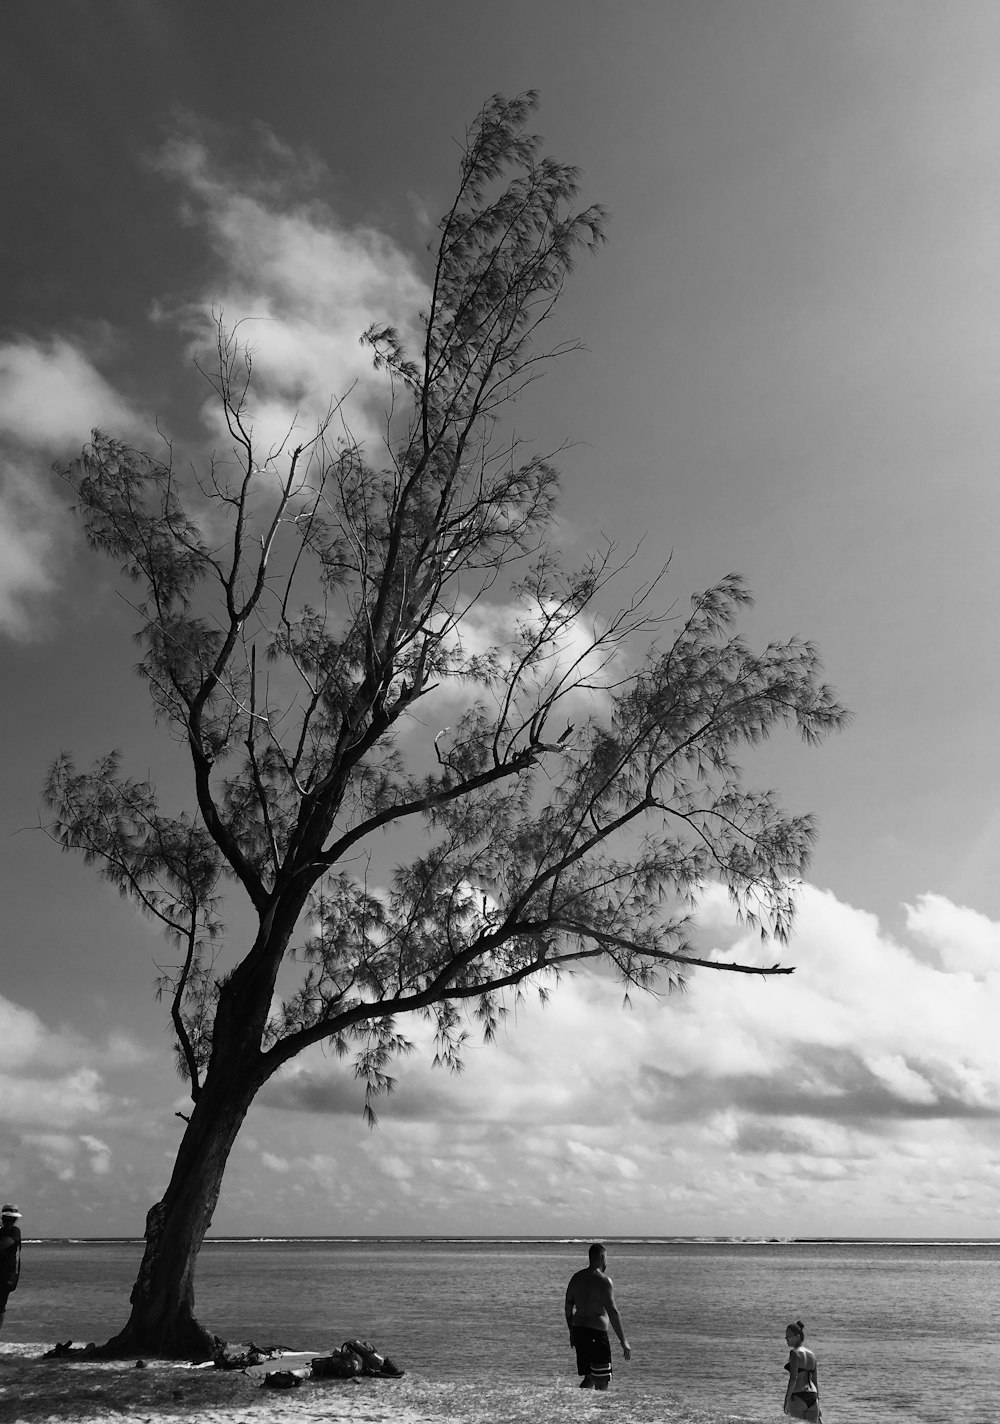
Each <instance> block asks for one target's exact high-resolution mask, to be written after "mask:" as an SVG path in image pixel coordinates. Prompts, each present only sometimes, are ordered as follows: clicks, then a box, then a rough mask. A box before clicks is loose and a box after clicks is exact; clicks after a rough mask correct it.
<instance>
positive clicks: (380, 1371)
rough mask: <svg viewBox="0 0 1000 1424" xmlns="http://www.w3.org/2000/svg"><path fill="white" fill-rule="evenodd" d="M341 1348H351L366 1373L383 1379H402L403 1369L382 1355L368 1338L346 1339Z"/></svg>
mask: <svg viewBox="0 0 1000 1424" xmlns="http://www.w3.org/2000/svg"><path fill="white" fill-rule="evenodd" d="M341 1350H342V1351H343V1350H350V1351H352V1353H353V1354H355V1355H357V1357H358V1359H359V1360H360V1361H361V1364H362V1368H363V1372H364V1373H365V1374H366V1375H376V1376H379V1377H381V1378H382V1379H402V1377H403V1371H402V1370H401V1369H400V1368H399V1366H398V1365H396V1364H394V1363H393V1362H392V1360H390V1359H389V1356H388V1355H380V1354H379V1352H378V1351H377V1350H376V1349H375V1346H374V1345H372V1344H371V1343H370V1342H369V1341H368V1340H345V1341H344V1343H343V1345H342V1346H341Z"/></svg>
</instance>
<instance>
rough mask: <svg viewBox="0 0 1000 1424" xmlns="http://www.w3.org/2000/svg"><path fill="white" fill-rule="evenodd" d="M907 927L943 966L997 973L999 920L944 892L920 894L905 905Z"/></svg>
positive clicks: (981, 974)
mask: <svg viewBox="0 0 1000 1424" xmlns="http://www.w3.org/2000/svg"><path fill="white" fill-rule="evenodd" d="M906 927H907V929H908V930H909V931H910V933H911V934H913V935H916V937H917V938H918V939H920V940H921V941H922V942H923V943H925V944H927V945H929V946H931V947H932V948H933V949H935V950H936V951H937V953H938V955H939V958H940V962H941V964H942V965H943V967H944V968H945V969H949V970H951V971H953V972H958V971H960V970H963V969H964V970H968V972H969V973H970V974H975V975H977V976H979V977H981V978H982V977H985V976H986V975H989V974H997V975H1000V924H997V923H995V921H993V920H990V919H987V917H986V916H985V915H982V914H980V913H979V911H978V910H970V909H968V908H966V907H965V906H964V905H953V904H952V903H951V901H950V900H947V899H945V897H944V896H943V895H921V896H920V897H919V898H918V900H917V903H916V904H915V905H907V906H906Z"/></svg>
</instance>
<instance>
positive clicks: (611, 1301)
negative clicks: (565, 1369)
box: [566, 1241, 632, 1389]
mask: <svg viewBox="0 0 1000 1424" xmlns="http://www.w3.org/2000/svg"><path fill="white" fill-rule="evenodd" d="M589 1256H590V1265H589V1266H588V1267H587V1269H586V1270H585V1271H577V1272H576V1274H575V1275H574V1276H573V1277H572V1279H571V1280H570V1283H569V1285H568V1286H567V1287H566V1324H567V1325H568V1326H569V1343H570V1344H571V1345H573V1346H575V1348H576V1369H577V1373H578V1374H581V1375H583V1379H582V1380H581V1381H580V1388H581V1389H607V1387H608V1385H609V1384H610V1383H611V1341H610V1339H609V1338H608V1325H609V1324H610V1325H611V1327H612V1329H613V1330H614V1332H615V1334H616V1335H617V1336H618V1339H619V1340H620V1341H621V1347H622V1354H623V1355H624V1356H625V1358H626V1360H630V1359H631V1358H632V1347H631V1345H630V1344H629V1342H628V1341H627V1340H626V1339H625V1331H624V1330H623V1329H622V1318H621V1316H620V1315H619V1314H618V1308H617V1306H616V1305H615V1288H614V1286H613V1285H612V1283H611V1277H610V1276H609V1275H606V1274H605V1267H606V1266H607V1264H608V1255H607V1252H606V1251H605V1249H604V1247H603V1246H602V1245H600V1243H599V1242H596V1241H595V1242H594V1244H593V1246H591V1248H590V1252H589Z"/></svg>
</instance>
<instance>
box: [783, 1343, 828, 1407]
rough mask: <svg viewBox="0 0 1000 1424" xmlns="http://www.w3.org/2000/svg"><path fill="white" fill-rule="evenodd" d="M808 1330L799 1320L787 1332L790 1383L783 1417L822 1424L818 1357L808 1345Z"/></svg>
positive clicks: (787, 1386) (787, 1388)
mask: <svg viewBox="0 0 1000 1424" xmlns="http://www.w3.org/2000/svg"><path fill="white" fill-rule="evenodd" d="M805 1338H806V1327H805V1326H804V1325H803V1324H802V1321H801V1320H796V1321H795V1322H794V1323H793V1324H792V1325H789V1326H788V1327H787V1328H786V1330H785V1344H786V1345H787V1346H788V1364H787V1365H786V1366H785V1369H786V1370H787V1371H788V1383H787V1385H786V1386H785V1403H784V1406H783V1409H784V1413H785V1414H787V1415H789V1416H790V1417H791V1418H792V1419H804V1420H806V1424H823V1416H822V1414H821V1413H820V1410H819V1380H818V1379H817V1376H816V1356H815V1355H814V1354H813V1352H812V1350H810V1349H809V1347H808V1345H806V1343H805Z"/></svg>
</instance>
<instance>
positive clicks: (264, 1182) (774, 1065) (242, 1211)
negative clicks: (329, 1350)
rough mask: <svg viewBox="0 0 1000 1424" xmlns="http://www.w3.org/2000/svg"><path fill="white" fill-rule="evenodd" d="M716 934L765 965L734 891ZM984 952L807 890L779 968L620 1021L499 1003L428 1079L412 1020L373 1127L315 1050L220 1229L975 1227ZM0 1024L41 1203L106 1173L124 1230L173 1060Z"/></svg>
mask: <svg viewBox="0 0 1000 1424" xmlns="http://www.w3.org/2000/svg"><path fill="white" fill-rule="evenodd" d="M704 922H705V924H706V937H708V936H711V937H712V939H713V940H714V942H715V943H716V944H717V945H718V947H719V950H720V952H724V953H725V955H726V957H729V956H730V955H731V954H732V953H733V952H734V951H735V952H736V953H737V954H739V956H740V957H742V958H748V957H752V956H754V955H756V956H757V957H758V958H759V957H760V953H759V947H758V946H756V945H754V944H753V943H749V942H746V941H745V940H743V939H742V938H741V934H740V930H739V928H738V926H736V925H735V924H734V922H733V918H732V913H731V910H730V908H729V906H728V905H727V903H726V902H725V900H724V898H723V897H722V896H712V897H710V898H709V901H708V902H707V903H706V906H705V914H704ZM998 938H1000V925H998V924H996V923H994V922H991V921H989V920H987V919H986V918H985V917H984V916H982V915H979V914H977V913H976V912H975V911H972V910H970V909H968V908H967V907H962V906H957V905H954V904H952V903H951V902H950V901H948V900H947V899H945V898H944V897H942V896H940V895H935V894H927V895H924V896H921V897H920V898H919V899H918V900H917V901H916V902H915V903H914V904H913V905H912V906H910V907H908V908H907V918H906V934H905V937H901V938H899V939H897V938H894V937H893V936H891V935H889V934H887V933H886V932H885V931H884V930H882V929H881V928H880V926H879V924H878V921H877V920H876V918H875V916H873V915H871V914H869V913H867V912H865V911H863V910H859V909H856V908H854V907H852V906H849V905H845V904H843V903H841V902H840V901H838V900H837V899H836V897H835V896H834V895H832V894H831V893H830V892H828V891H822V890H818V889H816V888H815V887H812V886H806V887H804V889H803V891H802V894H801V900H800V909H799V916H798V920H797V923H796V931H795V935H794V938H793V940H792V942H791V943H790V944H789V946H788V947H787V949H784V950H782V952H781V959H782V961H783V962H784V963H791V964H794V965H795V966H796V969H795V973H794V974H793V975H791V976H788V977H781V978H774V979H769V980H763V979H761V980H758V979H747V978H746V977H744V976H736V975H726V974H723V973H720V974H714V973H711V972H709V971H707V970H702V971H699V972H697V973H696V974H694V975H693V976H692V977H691V980H690V983H689V987H688V989H687V990H686V992H684V993H681V994H673V995H671V996H669V997H665V998H663V997H659V998H658V997H655V996H652V995H646V994H641V993H639V994H632V995H631V997H630V1001H629V1004H628V1005H627V1006H625V1007H623V1004H622V987H621V985H620V984H618V983H617V982H616V981H614V980H613V979H611V978H608V977H604V976H600V975H597V974H594V973H592V972H584V973H580V974H578V975H575V976H573V977H567V978H566V979H565V980H564V981H563V982H562V983H561V984H560V985H559V987H558V988H557V989H556V990H555V991H554V993H553V994H552V997H551V999H550V1001H549V1003H548V1004H547V1005H545V1006H543V1005H541V1004H539V1003H538V1001H537V999H536V997H535V996H534V995H533V994H532V993H531V992H529V993H528V994H526V995H525V997H524V999H523V1001H522V1002H521V1003H520V1004H519V1005H516V1006H515V1005H513V1004H512V1005H511V1006H510V1008H511V1012H510V1015H509V1018H508V1020H507V1023H506V1026H505V1029H504V1030H503V1031H502V1032H501V1034H500V1036H499V1038H498V1040H497V1042H495V1043H494V1044H492V1045H483V1044H482V1043H481V1042H479V1041H477V1040H476V1039H475V1037H473V1038H472V1040H470V1044H469V1048H468V1052H467V1054H466V1060H465V1068H464V1071H463V1072H462V1073H461V1074H458V1075H453V1074H449V1073H447V1072H445V1071H442V1070H436V1069H433V1068H432V1067H431V1066H430V1060H431V1057H432V1056H433V1048H432V1045H431V1041H430V1038H431V1035H430V1030H429V1028H427V1027H426V1026H425V1025H422V1024H420V1023H410V1024H401V1025H400V1027H401V1028H403V1029H404V1031H405V1032H406V1033H407V1035H408V1036H409V1037H410V1038H411V1039H412V1041H413V1042H414V1045H415V1047H414V1052H413V1053H412V1054H411V1055H410V1056H408V1057H407V1058H405V1059H403V1060H401V1061H400V1062H399V1064H398V1070H397V1077H398V1086H397V1089H396V1091H395V1093H393V1094H392V1095H391V1096H390V1097H389V1098H387V1099H385V1100H383V1103H382V1104H381V1126H380V1128H379V1129H378V1130H377V1131H375V1132H374V1133H369V1132H368V1130H367V1129H366V1128H364V1127H363V1125H362V1122H361V1117H360V1108H361V1098H362V1092H361V1088H360V1086H359V1084H358V1083H357V1082H356V1081H355V1080H354V1078H353V1076H352V1073H351V1070H350V1066H349V1064H345V1063H344V1062H341V1061H338V1060H336V1059H334V1058H332V1057H328V1056H325V1055H324V1054H323V1053H321V1052H320V1051H318V1050H316V1051H313V1052H312V1053H310V1054H309V1055H306V1056H305V1057H303V1058H301V1059H299V1060H296V1061H295V1062H293V1063H292V1064H291V1065H289V1067H288V1069H287V1070H286V1071H285V1072H284V1073H283V1074H282V1075H280V1076H279V1077H278V1078H277V1079H275V1080H274V1081H273V1082H272V1083H271V1084H270V1085H268V1087H267V1088H266V1089H265V1090H264V1092H263V1093H262V1094H261V1098H260V1101H259V1103H258V1104H257V1105H256V1106H255V1108H254V1109H253V1110H252V1112H251V1116H250V1118H249V1119H248V1122H247V1127H246V1131H245V1134H244V1136H243V1137H242V1138H241V1139H240V1141H239V1143H238V1145H237V1149H236V1152H235V1154H234V1158H233V1162H232V1164H231V1167H230V1173H229V1176H228V1178H227V1182H226V1187H225V1189H224V1192H223V1198H222V1201H221V1203H220V1207H219V1211H218V1213H217V1216H216V1229H217V1230H219V1231H229V1232H234V1233H240V1232H248V1233H253V1232H254V1231H255V1230H256V1229H258V1227H259V1226H260V1224H261V1221H262V1219H263V1218H264V1217H265V1216H266V1217H267V1218H268V1219H271V1220H273V1219H274V1217H275V1216H278V1217H280V1218H283V1219H285V1220H287V1221H289V1222H291V1221H294V1222H295V1223H296V1229H300V1230H303V1231H316V1232H324V1233H330V1234H337V1233H341V1232H342V1233H350V1232H364V1231H365V1230H372V1231H398V1232H404V1233H405V1232H418V1233H419V1232H429V1233H438V1232H441V1233H447V1232H449V1231H456V1232H484V1231H485V1232H490V1231H496V1232H497V1233H502V1232H505V1231H507V1232H511V1233H517V1232H519V1231H523V1232H537V1233H542V1234H546V1233H560V1232H567V1231H568V1232H579V1233H581V1234H586V1233H588V1232H605V1233H607V1234H621V1233H638V1234H656V1233H674V1232H676V1233H699V1232H705V1233H707V1234H726V1233H732V1234H741V1233H746V1234H754V1233H756V1232H761V1233H765V1234H774V1235H851V1234H859V1233H863V1232H864V1231H866V1230H875V1231H879V1230H888V1229H890V1228H889V1225H888V1223H891V1226H892V1229H893V1230H894V1231H895V1232H896V1234H899V1233H900V1232H901V1231H904V1232H905V1233H910V1234H914V1235H920V1234H925V1233H928V1232H929V1233H930V1234H934V1233H942V1234H951V1235H963V1234H989V1233H990V1231H991V1230H992V1229H993V1222H994V1221H995V1216H996V1212H997V1210H998V1208H1000V1062H998V1061H997V1058H996V1055H995V1053H994V1052H993V1051H992V1050H991V1047H990V1042H991V1040H990V1033H989V1025H990V1024H995V1023H996V1022H997V1019H998V1017H1000V962H998V957H997V956H996V955H993V954H992V953H991V950H990V946H991V945H992V944H994V943H996V942H997V940H998ZM771 958H773V955H771V953H770V948H769V949H768V951H767V952H766V953H765V955H764V956H763V961H762V962H770V959H771ZM2 1009H3V1015H4V1022H5V1023H7V1024H8V1026H9V1027H10V1028H11V1032H10V1033H9V1034H8V1035H6V1037H5V1042H6V1044H7V1048H6V1050H5V1052H4V1055H3V1078H2V1084H0V1087H2V1091H3V1094H4V1099H5V1101H7V1102H8V1103H13V1104H15V1105H16V1104H17V1103H19V1102H20V1103H25V1102H27V1101H29V1100H32V1101H35V1102H38V1101H42V1102H43V1103H44V1104H45V1108H46V1119H47V1121H48V1122H49V1123H50V1125H52V1126H54V1127H58V1129H59V1131H58V1133H53V1132H50V1133H48V1134H45V1133H39V1131H38V1130H37V1115H36V1119H35V1122H34V1123H32V1122H31V1121H30V1116H31V1115H30V1114H26V1113H25V1114H22V1113H14V1114H13V1118H14V1121H13V1123H12V1128H13V1138H14V1141H13V1142H11V1143H10V1144H9V1145H8V1149H7V1151H8V1152H11V1151H13V1150H14V1149H15V1148H16V1150H17V1155H18V1160H19V1161H20V1162H22V1163H23V1164H24V1167H25V1168H28V1169H29V1170H28V1171H27V1172H25V1171H24V1168H22V1175H21V1180H22V1181H23V1183H24V1185H23V1189H22V1188H19V1190H21V1191H22V1195H25V1196H27V1197H29V1198H30V1199H31V1200H33V1201H34V1202H35V1203H36V1211H37V1210H38V1209H39V1207H41V1206H42V1204H43V1203H46V1202H49V1201H51V1202H52V1203H53V1206H54V1205H55V1202H56V1200H57V1199H58V1194H57V1193H56V1192H55V1191H54V1184H53V1182H52V1179H51V1176H52V1174H53V1173H55V1175H56V1177H57V1178H58V1179H59V1183H60V1186H61V1187H62V1188H63V1190H64V1191H65V1190H66V1189H70V1190H71V1191H76V1192H78V1193H79V1195H80V1197H81V1198H82V1197H83V1196H85V1195H86V1192H87V1190H88V1186H87V1184H88V1181H90V1180H92V1178H93V1176H95V1175H101V1176H102V1178H103V1181H102V1185H101V1191H102V1193H103V1194H104V1196H105V1198H106V1201H105V1208H104V1212H103V1215H104V1218H105V1221H106V1223H107V1225H106V1229H107V1230H109V1231H111V1230H114V1231H121V1232H123V1233H129V1232H138V1231H139V1230H140V1229H141V1217H140V1216H138V1215H137V1214H136V1213H137V1212H138V1210H139V1208H140V1207H141V1208H142V1210H145V1207H146V1206H148V1204H149V1203H148V1200H146V1198H145V1197H144V1196H143V1192H146V1193H147V1194H148V1191H149V1190H150V1189H154V1190H156V1189H158V1186H161V1185H162V1179H163V1178H165V1174H166V1170H167V1164H168V1157H167V1155H166V1154H167V1152H168V1148H169V1143H170V1139H171V1134H172V1127H171V1126H170V1122H171V1119H170V1113H169V1112H168V1111H167V1104H166V1102H165V1098H166V1097H167V1095H168V1094H169V1093H170V1091H171V1090H170V1087H169V1078H168V1076H167V1075H168V1074H169V1073H170V1071H171V1069H170V1065H169V1061H168V1058H167V1055H166V1053H165V1052H158V1053H156V1054H152V1053H150V1052H149V1051H144V1052H140V1051H139V1050H138V1049H137V1048H136V1047H135V1045H134V1044H133V1043H132V1042H131V1040H129V1039H127V1038H125V1037H124V1036H119V1037H118V1038H116V1039H114V1040H111V1041H109V1042H108V1043H107V1044H105V1045H104V1046H103V1047H97V1046H94V1045H87V1044H84V1043H83V1042H82V1041H81V1040H79V1038H77V1037H76V1036H75V1035H73V1034H67V1033H63V1032H61V1031H59V1030H53V1029H49V1028H46V1027H45V1026H43V1025H42V1024H40V1022H39V1021H38V1020H37V1018H36V1016H34V1015H30V1014H27V1013H26V1012H25V1011H24V1010H20V1009H18V1008H17V1007H16V1006H15V1005H10V1004H7V1003H5V1004H4V1005H3V1006H2ZM40 1061H44V1062H45V1063H46V1065H47V1066H46V1068H45V1069H44V1071H40V1069H39V1066H38V1065H39V1062H40ZM39 1094H41V1096H40V1097H39ZM176 1106H181V1104H180V1100H179V1099H178V1102H177V1104H176ZM18 1138H20V1142H19V1143H18V1142H17V1139H18ZM95 1144H96V1145H95ZM137 1189H138V1190H137ZM66 1209H67V1210H69V1211H70V1212H71V1213H72V1211H73V1210H74V1208H73V1206H72V1205H71V1204H69V1203H67V1208H66ZM883 1219H884V1222H885V1223H887V1225H885V1226H880V1225H879V1222H880V1221H881V1220H883ZM48 1229H49V1230H56V1229H57V1228H56V1226H55V1225H50V1226H49V1228H48ZM67 1229H69V1228H68V1227H67ZM76 1229H79V1227H77V1228H76Z"/></svg>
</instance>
